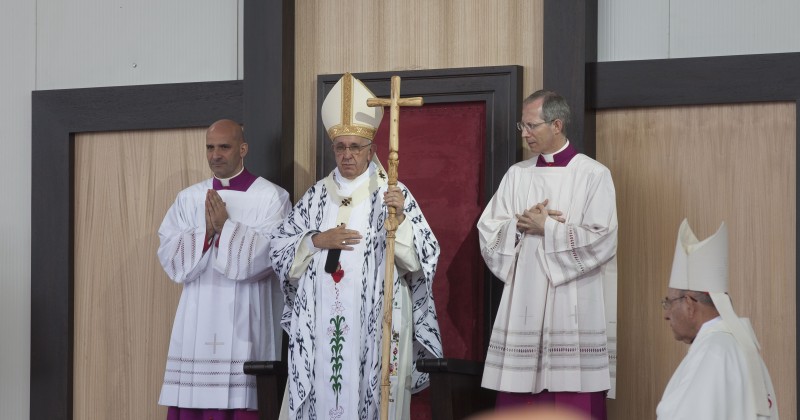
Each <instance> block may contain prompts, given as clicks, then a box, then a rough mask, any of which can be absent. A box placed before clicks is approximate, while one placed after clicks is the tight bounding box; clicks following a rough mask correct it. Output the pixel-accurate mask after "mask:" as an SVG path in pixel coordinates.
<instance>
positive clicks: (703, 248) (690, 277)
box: [669, 219, 728, 294]
mask: <svg viewBox="0 0 800 420" xmlns="http://www.w3.org/2000/svg"><path fill="white" fill-rule="evenodd" d="M669 287H671V288H673V289H681V290H695V291H698V292H715V293H723V294H724V293H727V292H728V229H727V228H726V227H725V223H722V225H720V227H719V229H718V230H717V233H715V234H713V235H711V236H709V237H708V238H706V239H705V240H704V241H702V242H701V241H698V240H697V237H696V236H695V235H694V232H692V228H690V227H689V222H688V221H687V220H686V219H683V222H682V223H681V227H680V229H678V243H677V244H676V245H675V258H674V259H673V260H672V276H671V277H670V279H669Z"/></svg>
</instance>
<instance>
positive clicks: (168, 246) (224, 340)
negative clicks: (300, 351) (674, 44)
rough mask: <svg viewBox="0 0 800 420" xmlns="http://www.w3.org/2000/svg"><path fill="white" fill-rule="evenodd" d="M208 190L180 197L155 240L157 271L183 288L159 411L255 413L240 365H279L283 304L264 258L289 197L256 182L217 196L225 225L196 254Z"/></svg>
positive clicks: (202, 186) (251, 382)
mask: <svg viewBox="0 0 800 420" xmlns="http://www.w3.org/2000/svg"><path fill="white" fill-rule="evenodd" d="M211 188H212V182H211V180H208V181H204V182H201V183H198V184H195V185H193V186H191V187H189V188H187V189H185V190H183V191H181V192H180V193H179V194H178V197H177V199H176V200H175V203H174V204H173V205H172V207H171V208H170V209H169V211H168V212H167V215H166V217H165V218H164V221H163V223H162V224H161V227H160V229H159V232H158V233H159V237H160V239H161V245H160V247H159V249H158V258H159V260H160V261H161V265H162V266H163V267H164V271H165V272H166V273H167V275H168V276H169V277H170V278H171V279H172V280H173V281H175V282H177V283H181V284H183V291H182V293H181V298H180V302H179V304H178V310H177V313H176V315H175V322H174V325H173V329H172V336H171V339H170V346H169V353H168V356H167V367H166V373H165V375H164V384H163V386H162V389H161V396H160V398H159V404H161V405H167V406H176V407H183V408H217V409H234V408H249V409H255V408H257V402H256V401H257V399H256V387H255V379H254V378H253V377H249V376H247V375H245V374H244V372H243V365H244V362H246V361H250V360H279V359H280V348H281V339H282V334H281V329H280V327H279V326H278V321H279V319H280V315H281V312H282V309H283V300H282V295H281V292H280V286H279V284H278V280H277V278H276V275H275V273H274V271H273V270H272V268H271V264H270V261H269V257H268V252H269V240H270V233H271V232H272V230H273V229H274V228H275V227H276V226H277V225H278V224H279V223H281V222H282V221H283V217H284V216H285V215H286V214H287V213H288V211H289V209H290V202H289V196H288V194H287V193H286V192H285V191H284V190H283V189H281V188H279V187H277V186H275V185H273V184H272V183H270V182H269V181H267V180H265V179H263V178H258V179H256V180H255V182H253V184H252V185H251V186H250V187H249V188H248V189H247V191H232V190H221V191H218V193H219V195H220V197H221V198H222V200H223V201H225V204H226V206H225V207H226V209H227V211H228V216H229V218H228V220H227V221H226V222H225V225H224V227H223V229H222V233H221V234H220V235H219V236H217V237H215V244H214V245H212V246H211V247H210V248H209V249H208V250H207V251H205V252H203V245H204V241H205V232H206V221H205V220H206V219H205V200H206V192H207V190H209V189H211Z"/></svg>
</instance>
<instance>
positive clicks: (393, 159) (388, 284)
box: [367, 76, 423, 420]
mask: <svg viewBox="0 0 800 420" xmlns="http://www.w3.org/2000/svg"><path fill="white" fill-rule="evenodd" d="M422 102H423V101H422V98H421V97H414V98H402V99H401V98H400V76H392V90H391V97H390V99H377V98H372V99H367V105H368V106H371V107H376V106H381V107H382V106H388V107H389V117H390V119H389V159H388V161H387V163H388V165H389V169H388V172H389V173H388V175H389V182H388V183H389V187H390V188H391V187H394V186H397V168H398V166H399V164H400V160H399V143H400V141H399V131H400V107H401V106H422ZM388 211H389V217H388V218H387V220H386V224H385V225H386V231H387V233H386V275H385V277H384V281H383V293H384V295H383V335H382V338H381V420H387V419H388V418H389V392H390V389H391V385H390V383H389V375H390V372H389V364H390V358H391V354H390V353H391V345H390V344H391V333H392V306H393V305H392V303H393V298H394V296H393V279H394V240H395V231H396V230H397V219H396V218H395V208H394V207H391V206H389V207H388Z"/></svg>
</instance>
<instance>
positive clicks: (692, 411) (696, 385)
mask: <svg viewBox="0 0 800 420" xmlns="http://www.w3.org/2000/svg"><path fill="white" fill-rule="evenodd" d="M759 362H760V365H761V371H762V372H763V375H764V381H765V382H766V383H765V385H766V389H767V392H768V395H764V396H763V398H765V399H766V400H767V401H768V406H769V408H770V412H771V416H769V417H764V416H756V415H755V410H756V408H755V402H754V401H753V396H752V395H751V393H750V392H748V388H747V383H748V381H750V379H749V375H748V373H747V361H746V358H745V354H744V351H743V350H742V348H741V346H740V345H739V343H738V341H736V338H734V336H733V334H732V333H731V332H730V330H729V329H728V326H727V324H726V323H725V321H723V320H722V319H721V318H715V319H712V320H710V321H708V322H706V323H705V324H703V326H702V327H701V328H700V331H699V332H698V333H697V337H696V338H695V339H694V342H693V343H692V345H691V347H689V352H688V353H687V354H686V357H684V358H683V361H681V364H680V365H679V366H678V369H677V370H675V373H674V374H673V375H672V378H671V379H670V380H669V383H668V384H667V388H666V389H665V390H664V396H663V397H661V402H659V403H658V407H657V408H656V415H657V416H658V419H659V420H682V419H686V420H690V419H691V420H694V419H703V420H754V419H771V420H777V419H778V402H777V400H776V398H775V389H774V388H773V386H772V379H770V376H769V372H767V366H766V365H765V364H764V361H763V360H762V359H761V358H759Z"/></svg>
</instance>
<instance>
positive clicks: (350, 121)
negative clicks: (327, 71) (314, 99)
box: [321, 73, 383, 140]
mask: <svg viewBox="0 0 800 420" xmlns="http://www.w3.org/2000/svg"><path fill="white" fill-rule="evenodd" d="M370 98H375V95H374V94H373V93H372V92H371V91H370V90H369V89H368V88H367V87H366V86H365V85H364V84H363V83H361V81H360V80H358V79H356V78H355V77H353V75H352V74H350V73H345V74H344V75H343V76H342V78H341V79H339V81H338V82H336V84H335V85H334V86H333V89H331V91H330V92H328V95H327V96H325V100H324V101H323V102H322V112H321V114H322V124H324V125H325V130H326V131H327V132H328V137H330V139H331V140H334V139H336V138H337V137H339V136H348V135H352V136H359V137H364V138H366V139H369V140H372V139H373V138H374V137H375V132H376V131H377V130H378V126H379V125H380V123H381V119H382V118H383V107H379V106H377V107H369V106H367V99H370Z"/></svg>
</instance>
